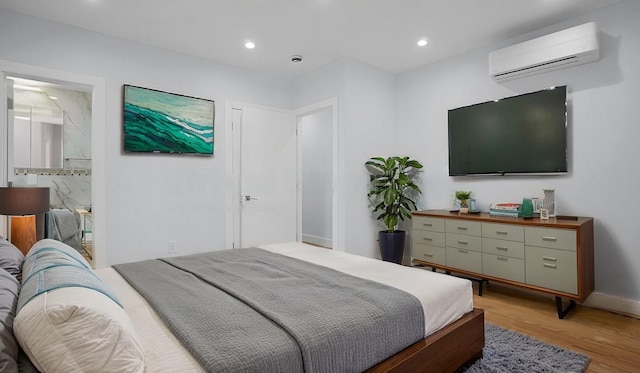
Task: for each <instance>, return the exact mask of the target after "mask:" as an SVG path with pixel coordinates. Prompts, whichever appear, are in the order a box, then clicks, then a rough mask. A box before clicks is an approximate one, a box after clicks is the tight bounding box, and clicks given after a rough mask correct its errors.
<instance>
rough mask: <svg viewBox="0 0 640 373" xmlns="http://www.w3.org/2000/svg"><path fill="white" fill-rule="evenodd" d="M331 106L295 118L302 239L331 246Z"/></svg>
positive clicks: (310, 242) (306, 241) (317, 244)
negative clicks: (299, 174)
mask: <svg viewBox="0 0 640 373" xmlns="http://www.w3.org/2000/svg"><path fill="white" fill-rule="evenodd" d="M332 120H333V118H332V110H331V107H324V108H322V109H320V110H319V111H317V112H314V113H311V114H307V115H303V116H300V117H299V120H298V136H299V139H298V141H299V149H300V150H299V153H300V163H301V180H300V181H301V182H300V185H301V194H302V228H301V229H302V230H301V238H302V242H305V243H309V244H312V245H316V246H320V247H325V248H328V249H331V248H333V204H332V199H333V162H332V154H333V135H332V133H333V126H332Z"/></svg>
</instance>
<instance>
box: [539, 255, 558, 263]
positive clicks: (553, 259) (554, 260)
mask: <svg viewBox="0 0 640 373" xmlns="http://www.w3.org/2000/svg"><path fill="white" fill-rule="evenodd" d="M542 260H548V261H550V262H557V261H558V259H556V258H552V257H550V256H543V257H542Z"/></svg>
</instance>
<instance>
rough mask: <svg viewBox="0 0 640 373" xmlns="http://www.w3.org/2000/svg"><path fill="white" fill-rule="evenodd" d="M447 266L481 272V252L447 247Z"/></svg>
mask: <svg viewBox="0 0 640 373" xmlns="http://www.w3.org/2000/svg"><path fill="white" fill-rule="evenodd" d="M447 267H453V268H459V269H463V270H466V271H470V272H475V273H482V253H481V252H479V251H473V250H464V249H456V248H454V247H447Z"/></svg>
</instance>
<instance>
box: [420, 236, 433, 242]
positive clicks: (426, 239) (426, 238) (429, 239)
mask: <svg viewBox="0 0 640 373" xmlns="http://www.w3.org/2000/svg"><path fill="white" fill-rule="evenodd" d="M422 239H423V240H425V241H433V238H431V237H423V238H422Z"/></svg>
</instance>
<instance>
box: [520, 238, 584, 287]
mask: <svg viewBox="0 0 640 373" xmlns="http://www.w3.org/2000/svg"><path fill="white" fill-rule="evenodd" d="M524 250H525V260H526V267H525V270H526V283H527V284H530V285H537V286H541V287H544V288H548V289H553V290H558V291H564V292H567V293H571V294H577V293H578V270H577V267H578V263H577V259H576V253H575V251H567V250H556V249H548V248H544V247H536V246H525V248H524Z"/></svg>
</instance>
